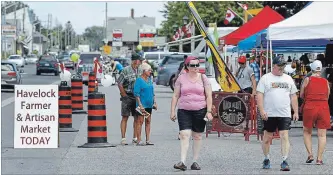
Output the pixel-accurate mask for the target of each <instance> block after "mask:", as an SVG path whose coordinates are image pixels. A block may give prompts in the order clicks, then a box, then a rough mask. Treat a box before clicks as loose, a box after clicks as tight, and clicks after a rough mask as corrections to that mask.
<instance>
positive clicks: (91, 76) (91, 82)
mask: <svg viewBox="0 0 333 175" xmlns="http://www.w3.org/2000/svg"><path fill="white" fill-rule="evenodd" d="M95 81H96V76H95V73H94V72H90V73H89V80H88V94H90V93H93V92H95V88H96V82H95ZM87 96H88V95H87ZM83 101H85V102H87V101H88V100H87V99H85V100H83Z"/></svg>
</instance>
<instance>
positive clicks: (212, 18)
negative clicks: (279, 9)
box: [160, 1, 262, 38]
mask: <svg viewBox="0 0 333 175" xmlns="http://www.w3.org/2000/svg"><path fill="white" fill-rule="evenodd" d="M193 3H194V5H195V7H196V8H197V10H198V13H199V15H200V17H201V18H202V20H203V22H204V23H205V25H206V26H208V24H209V23H215V22H216V23H217V24H218V27H224V26H225V25H224V24H223V21H224V18H225V14H226V12H227V8H228V7H229V8H231V9H232V10H233V11H235V12H236V13H237V14H239V15H240V16H241V17H244V13H243V12H244V10H243V9H242V8H241V7H240V6H239V5H238V4H237V3H236V2H233V1H215V2H212V1H195V2H193ZM241 3H243V4H247V5H248V7H249V9H255V8H261V7H262V5H261V3H259V2H256V1H245V2H241ZM160 13H162V14H163V17H164V18H165V21H163V22H162V29H161V31H160V32H161V34H162V35H165V36H168V38H171V37H172V36H173V34H174V31H173V28H172V26H173V25H174V24H176V25H177V26H181V25H183V17H184V16H187V17H189V18H190V20H192V15H191V13H190V10H189V9H188V7H187V6H186V4H185V2H178V1H177V2H171V1H168V2H167V3H165V4H164V9H163V10H161V11H160ZM242 23H243V21H242V20H241V19H240V18H239V17H235V18H234V20H233V21H232V22H231V23H230V24H228V26H240V25H242ZM196 33H198V32H196Z"/></svg>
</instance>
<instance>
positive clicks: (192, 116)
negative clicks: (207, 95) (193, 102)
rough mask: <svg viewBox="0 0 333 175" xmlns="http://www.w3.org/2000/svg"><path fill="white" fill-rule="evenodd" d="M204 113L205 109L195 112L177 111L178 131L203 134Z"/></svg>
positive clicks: (204, 125) (204, 124)
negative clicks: (187, 130)
mask: <svg viewBox="0 0 333 175" xmlns="http://www.w3.org/2000/svg"><path fill="white" fill-rule="evenodd" d="M206 113H207V108H204V109H200V110H196V111H190V110H184V109H178V112H177V117H178V125H179V131H181V130H186V129H189V130H192V131H193V132H198V133H202V132H204V131H205V127H206V121H205V120H204V118H205V116H206Z"/></svg>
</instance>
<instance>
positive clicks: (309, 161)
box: [305, 155, 314, 163]
mask: <svg viewBox="0 0 333 175" xmlns="http://www.w3.org/2000/svg"><path fill="white" fill-rule="evenodd" d="M312 161H314V158H313V155H310V156H308V159H306V161H305V163H312Z"/></svg>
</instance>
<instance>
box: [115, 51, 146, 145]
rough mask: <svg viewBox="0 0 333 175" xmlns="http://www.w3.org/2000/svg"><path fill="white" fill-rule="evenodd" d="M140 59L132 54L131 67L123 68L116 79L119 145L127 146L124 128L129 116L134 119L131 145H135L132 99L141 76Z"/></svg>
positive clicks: (134, 104)
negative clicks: (119, 120) (118, 101)
mask: <svg viewBox="0 0 333 175" xmlns="http://www.w3.org/2000/svg"><path fill="white" fill-rule="evenodd" d="M142 60H143V59H142V57H141V56H139V55H138V54H136V53H133V54H132V63H131V65H129V66H127V67H125V68H124V69H123V71H122V72H121V73H120V75H119V77H118V88H119V91H120V95H121V98H120V100H121V115H122V120H121V123H120V129H121V144H122V145H127V141H126V128H127V120H128V117H129V116H133V117H134V123H133V129H134V130H133V140H132V143H134V144H136V143H137V134H136V132H137V129H136V127H137V124H136V123H137V116H136V110H135V108H136V100H135V97H134V93H133V89H134V83H135V80H136V79H137V78H138V77H139V76H140V75H141V72H142V70H141V68H140V65H141V61H142Z"/></svg>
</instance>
